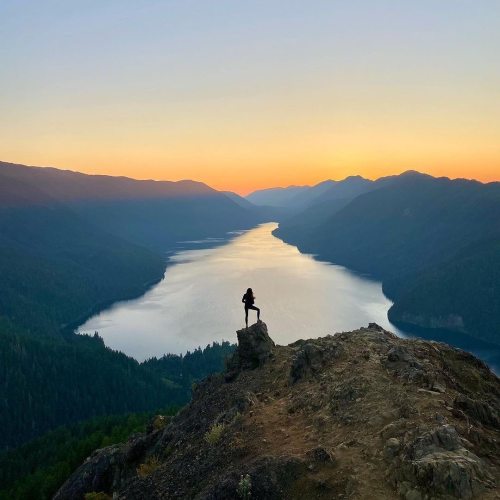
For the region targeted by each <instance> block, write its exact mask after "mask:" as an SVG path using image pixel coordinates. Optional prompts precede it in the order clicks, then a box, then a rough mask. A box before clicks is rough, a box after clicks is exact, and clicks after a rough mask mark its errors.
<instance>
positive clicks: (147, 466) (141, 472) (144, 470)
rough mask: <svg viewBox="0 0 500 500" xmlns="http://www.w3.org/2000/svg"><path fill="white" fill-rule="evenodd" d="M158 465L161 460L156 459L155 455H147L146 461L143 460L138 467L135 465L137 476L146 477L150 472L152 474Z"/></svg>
mask: <svg viewBox="0 0 500 500" xmlns="http://www.w3.org/2000/svg"><path fill="white" fill-rule="evenodd" d="M160 465H161V462H160V461H159V460H158V457H155V456H152V457H149V458H148V459H147V460H146V462H144V463H143V464H141V465H139V467H137V475H138V476H139V477H148V476H150V475H151V474H153V472H154V471H155V470H156V469H158V467H160Z"/></svg>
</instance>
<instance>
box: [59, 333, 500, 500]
mask: <svg viewBox="0 0 500 500" xmlns="http://www.w3.org/2000/svg"><path fill="white" fill-rule="evenodd" d="M238 340H239V347H238V350H237V352H236V354H235V356H234V357H233V359H232V361H231V362H230V363H229V367H228V371H227V372H226V373H225V374H221V375H217V376H213V377H210V378H208V379H206V380H205V381H204V382H203V383H201V384H200V385H199V386H198V387H197V388H196V390H195V393H194V398H193V401H192V402H191V403H190V404H189V405H188V406H187V407H185V408H184V409H183V410H182V411H181V412H180V413H179V414H178V415H177V416H176V417H174V418H173V419H172V420H171V421H170V423H169V424H168V425H167V426H166V427H165V428H161V429H158V427H156V428H155V426H151V428H150V432H148V433H147V434H144V435H139V436H135V437H133V438H132V439H131V440H130V441H129V442H128V443H126V444H124V445H115V446H111V447H109V448H104V449H102V450H99V451H97V452H95V453H94V454H93V455H92V456H91V457H89V458H88V459H87V460H86V462H85V463H84V464H83V465H82V466H81V467H80V468H79V469H78V470H77V471H75V472H74V473H73V475H72V476H71V477H70V478H69V479H68V481H67V482H66V483H65V485H63V487H62V488H61V489H60V491H59V492H58V494H57V495H56V497H55V499H56V500H65V499H72V500H79V499H83V497H84V495H85V494H86V493H88V492H92V491H94V492H102V493H104V494H107V495H110V496H111V495H113V498H118V499H142V498H150V499H160V498H162V499H169V498H172V499H173V498H196V499H207V500H208V499H217V500H224V499H228V500H229V499H235V498H254V499H285V498H286V499H302V498H324V499H327V498H328V499H330V498H373V499H384V500H388V499H397V498H401V497H403V498H407V499H423V498H436V499H438V498H442V499H451V498H466V499H471V498H483V499H493V498H497V496H496V495H497V489H496V486H497V485H498V483H499V481H500V431H499V427H500V381H499V379H498V378H497V377H496V376H495V375H494V374H492V373H491V372H490V371H489V370H488V368H487V367H486V366H485V365H484V364H483V363H481V362H480V361H479V360H477V359H476V358H474V357H473V356H472V355H470V354H467V353H465V352H463V351H460V350H457V349H453V348H451V347H449V346H447V345H445V344H438V343H435V342H426V341H419V340H405V339H401V338H398V337H396V336H394V335H393V334H391V333H390V332H387V331H384V330H383V329H382V328H380V327H379V326H377V325H375V324H370V325H369V327H368V328H361V329H359V330H356V331H353V332H347V333H341V334H337V335H334V336H328V337H324V338H319V339H314V340H300V341H297V342H295V343H293V344H290V345H289V346H283V347H282V346H274V343H273V342H272V340H271V339H270V338H269V336H268V334H267V328H266V325H265V324H264V323H258V324H255V325H253V326H252V327H250V328H249V329H245V330H241V331H239V332H238Z"/></svg>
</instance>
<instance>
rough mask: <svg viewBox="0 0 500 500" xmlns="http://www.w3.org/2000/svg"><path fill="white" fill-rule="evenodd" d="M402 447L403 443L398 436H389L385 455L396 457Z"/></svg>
mask: <svg viewBox="0 0 500 500" xmlns="http://www.w3.org/2000/svg"><path fill="white" fill-rule="evenodd" d="M400 448H401V443H400V441H399V439H397V438H389V439H388V440H387V441H386V443H385V449H384V451H385V456H386V457H387V458H394V457H395V456H396V455H397V454H398V452H399V449H400Z"/></svg>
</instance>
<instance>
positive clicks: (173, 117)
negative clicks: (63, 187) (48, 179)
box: [0, 0, 500, 193]
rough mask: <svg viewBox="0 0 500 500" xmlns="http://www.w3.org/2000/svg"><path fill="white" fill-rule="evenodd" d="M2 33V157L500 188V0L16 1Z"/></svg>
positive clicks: (3, 18) (5, 12)
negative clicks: (473, 182) (420, 178)
mask: <svg viewBox="0 0 500 500" xmlns="http://www.w3.org/2000/svg"><path fill="white" fill-rule="evenodd" d="M0 34H1V39H2V42H1V43H0V64H1V78H0V111H1V120H0V160H3V161H11V162H16V163H25V164H31V165H51V166H56V167H63V168H70V169H72V170H79V171H83V172H88V173H106V174H111V175H127V176H131V177H135V178H154V179H170V180H176V179H184V178H191V179H196V180H201V181H204V182H206V183H208V184H210V185H211V186H213V187H215V188H218V189H231V190H234V191H238V192H240V193H247V192H249V191H252V190H254V189H257V188H263V187H272V186H277V185H281V186H286V185H290V184H312V183H316V182H318V181H321V180H324V179H327V178H331V179H340V178H343V177H345V176H347V175H351V174H361V175H364V176H366V177H369V178H375V177H379V176H382V175H387V174H392V173H398V172H401V171H404V170H408V169H417V170H420V171H423V172H428V173H431V174H433V175H446V176H449V177H468V178H477V179H480V180H484V181H490V180H500V1H498V0H419V1H414V2H410V1H406V0H349V1H347V0H345V1H344V0H302V1H296V0H280V1H277V0H259V1H257V0H224V1H223V0H210V1H208V0H196V1H195V0H140V1H139V0H106V1H103V0H71V1H67V0H59V1H55V0H31V1H27V0H5V1H2V2H1V4H0Z"/></svg>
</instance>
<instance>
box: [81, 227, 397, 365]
mask: <svg viewBox="0 0 500 500" xmlns="http://www.w3.org/2000/svg"><path fill="white" fill-rule="evenodd" d="M276 227H277V224H275V223H268V224H262V225H260V226H258V227H256V228H254V229H252V230H250V231H246V232H242V233H240V234H239V235H237V236H236V237H234V238H233V239H231V240H230V241H227V242H225V243H224V244H222V245H221V244H220V242H217V241H213V240H212V241H210V242H208V243H209V244H212V245H213V244H217V243H218V244H219V246H215V247H214V248H193V247H196V246H198V247H199V246H201V245H204V244H205V245H206V244H207V242H188V245H189V246H190V247H191V248H188V249H183V250H179V251H178V252H176V253H174V254H173V255H171V257H170V259H169V266H168V267H167V269H166V271H165V276H164V278H163V280H162V281H161V282H160V283H158V284H157V285H156V286H155V287H153V288H152V289H151V290H149V291H148V292H147V293H146V294H144V295H143V296H142V297H140V298H138V299H135V300H129V301H125V302H119V303H117V304H115V305H113V306H112V307H110V308H109V309H107V310H105V311H103V312H101V313H100V314H98V315H96V316H94V317H92V318H90V319H89V320H88V321H87V322H86V323H85V324H84V325H82V326H81V327H80V328H79V332H80V333H93V332H94V331H97V332H99V335H101V336H102V337H103V338H104V341H105V343H106V345H108V346H109V347H112V348H113V349H118V350H120V351H123V352H124V353H126V354H128V355H130V356H133V357H134V358H136V359H138V360H144V359H146V358H148V357H151V356H161V355H163V354H164V353H168V352H171V353H184V352H186V351H187V350H192V349H194V348H196V347H198V346H200V345H201V346H205V345H207V344H209V343H211V342H212V341H214V340H229V341H231V342H235V341H236V330H238V329H240V328H242V327H244V326H245V322H244V311H243V304H242V303H241V297H242V296H243V293H244V292H245V290H246V289H247V288H248V287H251V288H253V290H254V294H255V296H256V305H257V306H258V307H260V308H261V319H262V320H263V321H265V322H266V323H267V326H268V328H269V333H270V335H271V336H272V338H273V339H274V341H275V342H276V343H278V344H289V343H290V342H293V341H295V340H297V339H301V338H311V337H320V336H324V335H327V334H329V333H335V332H339V331H348V330H353V329H356V328H359V327H360V326H367V325H368V323H369V322H376V323H378V324H380V325H381V326H383V327H384V328H387V329H389V330H392V331H394V332H396V333H399V334H401V332H399V331H398V330H397V329H396V328H395V327H394V326H393V325H391V324H390V323H389V321H388V319H387V310H388V309H389V307H390V306H391V301H390V300H388V299H387V298H386V297H385V296H384V294H383V293H382V287H381V284H380V282H376V281H372V280H369V279H365V278H363V277H361V276H359V275H356V274H354V273H352V272H350V271H348V270H347V269H345V268H344V267H341V266H336V265H333V264H329V263H326V262H319V261H317V260H315V259H314V258H313V257H312V256H310V255H305V254H302V253H300V252H299V250H298V249H297V248H296V247H294V246H292V245H289V244H287V243H284V242H283V241H281V240H280V239H278V238H276V237H274V236H273V235H272V234H271V232H272V231H273V229H275V228H276ZM255 320H256V315H255V311H250V318H249V323H250V322H251V323H253V322H255Z"/></svg>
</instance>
